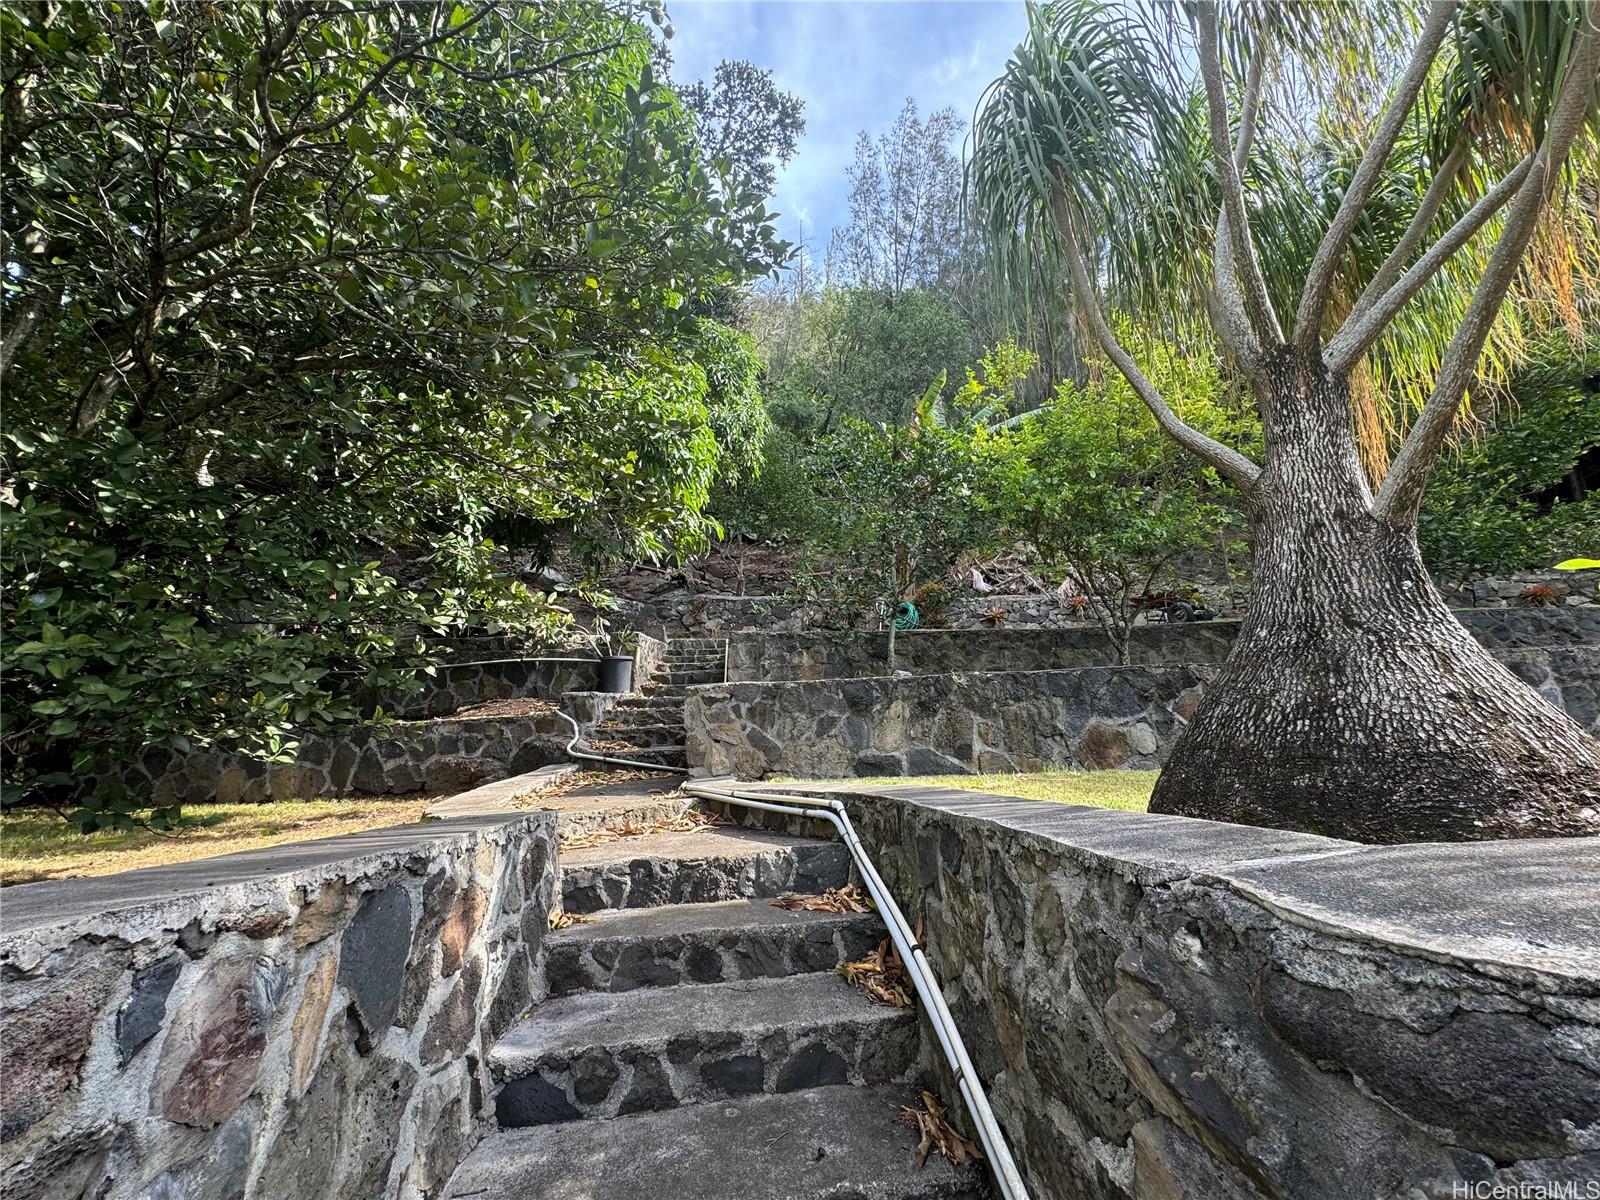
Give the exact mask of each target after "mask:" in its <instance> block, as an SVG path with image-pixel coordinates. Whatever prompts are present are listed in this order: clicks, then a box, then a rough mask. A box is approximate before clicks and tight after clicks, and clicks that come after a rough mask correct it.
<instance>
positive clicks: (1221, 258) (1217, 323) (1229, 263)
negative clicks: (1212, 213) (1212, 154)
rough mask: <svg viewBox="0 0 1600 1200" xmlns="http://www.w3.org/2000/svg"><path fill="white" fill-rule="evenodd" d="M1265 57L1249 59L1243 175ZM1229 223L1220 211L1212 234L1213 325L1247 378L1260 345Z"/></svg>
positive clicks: (1237, 149) (1240, 147) (1238, 161)
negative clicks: (1236, 264)
mask: <svg viewBox="0 0 1600 1200" xmlns="http://www.w3.org/2000/svg"><path fill="white" fill-rule="evenodd" d="M1265 61H1266V56H1265V54H1264V53H1258V54H1256V55H1255V56H1254V57H1253V58H1251V60H1250V68H1249V78H1248V79H1247V80H1246V82H1245V92H1244V103H1243V105H1242V106H1241V108H1240V113H1239V136H1238V140H1237V141H1236V142H1235V143H1234V150H1233V162H1234V169H1235V170H1237V171H1240V172H1242V171H1243V170H1244V165H1245V163H1247V162H1249V161H1250V144H1251V143H1252V142H1253V141H1254V140H1255V133H1256V114H1257V111H1258V110H1259V108H1260V102H1261V81H1262V73H1263V68H1264V65H1265ZM1230 230H1231V227H1230V225H1229V224H1228V208H1227V205H1223V206H1221V207H1220V208H1218V210H1217V224H1216V231H1215V233H1214V234H1213V235H1212V239H1211V242H1212V247H1213V249H1212V255H1211V267H1212V280H1213V284H1212V286H1213V288H1214V290H1215V292H1216V296H1215V302H1214V303H1213V304H1212V305H1211V306H1210V312H1211V323H1212V325H1213V326H1214V327H1215V328H1216V331H1217V336H1218V337H1220V338H1221V339H1222V343H1223V345H1225V346H1227V347H1228V349H1230V350H1231V351H1233V356H1234V357H1235V358H1236V359H1237V360H1238V361H1239V364H1240V366H1241V367H1242V368H1243V369H1244V372H1245V374H1246V375H1249V376H1252V377H1253V376H1254V375H1255V373H1256V366H1257V364H1258V363H1259V362H1260V361H1261V343H1260V342H1259V341H1258V340H1257V338H1256V335H1255V331H1254V330H1253V329H1251V328H1250V319H1249V317H1248V316H1247V315H1246V311H1245V303H1244V297H1243V295H1241V294H1240V291H1239V277H1238V275H1237V273H1236V272H1235V271H1234V269H1233V254H1232V252H1231V247H1232V245H1233V242H1232V234H1231V232H1230Z"/></svg>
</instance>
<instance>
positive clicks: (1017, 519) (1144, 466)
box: [992, 352, 1260, 656]
mask: <svg viewBox="0 0 1600 1200" xmlns="http://www.w3.org/2000/svg"><path fill="white" fill-rule="evenodd" d="M1152 375H1153V377H1154V378H1156V379H1158V380H1159V381H1160V383H1161V385H1162V386H1163V388H1164V390H1166V392H1167V394H1168V395H1171V396H1174V397H1175V398H1176V399H1175V403H1176V405H1177V407H1178V410H1179V412H1180V414H1181V415H1182V416H1183V417H1184V419H1185V420H1187V421H1188V422H1189V423H1190V424H1192V425H1194V426H1195V427H1197V428H1199V429H1202V430H1204V431H1205V432H1206V433H1208V434H1210V435H1211V436H1213V437H1216V438H1218V439H1219V440H1222V441H1224V442H1226V443H1228V444H1231V445H1235V446H1241V447H1244V448H1248V447H1249V446H1250V445H1251V443H1252V442H1256V441H1259V438H1260V427H1259V423H1258V422H1257V421H1256V420H1255V419H1254V417H1253V416H1247V415H1240V406H1239V404H1238V403H1237V402H1236V401H1234V402H1231V403H1229V402H1227V401H1228V398H1227V397H1226V396H1225V395H1224V389H1223V386H1222V384H1221V382H1220V380H1219V377H1218V375H1217V372H1216V370H1215V369H1214V368H1210V367H1207V366H1204V365H1196V363H1195V362H1194V361H1193V360H1189V359H1184V358H1180V357H1177V356H1174V355H1172V354H1171V353H1170V352H1166V353H1161V352H1157V353H1156V354H1155V355H1154V356H1153V361H1152ZM993 453H994V455H995V457H996V459H997V460H998V463H999V469H998V470H997V471H996V472H995V479H994V482H993V484H992V487H993V488H994V492H993V500H992V504H993V506H994V508H995V509H996V511H997V512H999V513H1001V514H1003V515H1004V519H1005V521H1006V523H1007V525H1008V527H1009V528H1010V529H1011V530H1012V531H1013V533H1014V535H1016V536H1019V537H1021V538H1022V539H1024V540H1025V541H1026V543H1027V544H1028V545H1029V547H1030V549H1031V555H1030V557H1032V558H1033V559H1034V560H1035V561H1037V562H1038V563H1039V564H1040V565H1041V566H1042V567H1043V568H1044V569H1045V570H1046V571H1047V572H1048V573H1049V574H1050V576H1051V578H1060V579H1062V580H1064V581H1065V584H1064V587H1065V590H1066V592H1067V593H1068V594H1067V595H1065V596H1064V597H1063V598H1064V601H1065V602H1067V603H1069V604H1070V603H1072V602H1073V601H1072V597H1073V596H1074V595H1076V596H1080V597H1082V600H1081V601H1080V603H1081V605H1082V609H1083V615H1085V616H1086V617H1093V618H1094V619H1096V620H1098V621H1099V622H1100V623H1101V625H1102V626H1103V627H1104V628H1105V629H1106V631H1107V632H1108V633H1109V634H1110V635H1111V637H1112V639H1113V640H1114V642H1115V643H1116V644H1117V646H1118V647H1119V649H1120V650H1121V652H1122V653H1123V654H1124V656H1125V655H1126V652H1127V640H1128V630H1129V629H1130V628H1131V626H1132V624H1133V621H1134V618H1135V616H1136V615H1137V614H1138V609H1137V608H1136V606H1135V604H1134V602H1133V600H1134V597H1137V596H1141V595H1143V594H1145V593H1147V592H1149V591H1151V590H1152V589H1156V590H1166V589H1168V588H1174V587H1176V588H1181V587H1182V585H1183V582H1184V575H1183V570H1182V568H1187V569H1189V570H1191V571H1192V570H1193V569H1194V566H1195V563H1194V562H1193V561H1192V560H1193V559H1195V558H1196V557H1199V556H1205V557H1206V558H1208V559H1211V560H1214V561H1211V562H1208V563H1207V565H1208V566H1209V567H1210V568H1211V571H1210V572H1208V573H1215V572H1217V570H1218V567H1219V561H1220V563H1226V562H1227V561H1229V560H1230V559H1231V558H1232V557H1235V556H1237V555H1239V554H1241V553H1242V550H1243V545H1242V543H1241V542H1240V540H1239V537H1240V533H1241V532H1242V525H1243V520H1242V515H1241V514H1240V512H1239V509H1238V505H1237V501H1236V500H1235V499H1234V498H1233V497H1232V495H1231V493H1229V492H1228V491H1227V490H1226V489H1225V488H1224V487H1223V485H1222V481H1221V480H1220V479H1218V478H1217V477H1216V474H1215V472H1213V471H1211V470H1210V469H1209V468H1203V467H1201V466H1200V465H1198V464H1197V463H1195V462H1194V461H1193V460H1191V459H1190V458H1188V456H1186V455H1185V454H1184V453H1183V452H1182V450H1180V449H1179V448H1178V446H1177V445H1176V444H1174V443H1173V442H1172V441H1171V439H1169V438H1167V437H1166V436H1165V435H1164V434H1163V433H1162V432H1161V430H1160V429H1159V428H1157V426H1156V423H1155V420H1154V418H1152V417H1151V415H1150V413H1149V411H1148V410H1147V409H1146V408H1145V407H1144V405H1143V404H1142V403H1141V402H1140V400H1139V399H1138V397H1137V396H1135V395H1134V393H1133V389H1132V388H1131V387H1129V386H1128V384H1127V381H1126V380H1124V379H1123V378H1122V377H1121V376H1120V375H1116V374H1111V375H1109V376H1108V377H1106V378H1104V379H1103V380H1097V381H1095V382H1092V383H1090V384H1088V385H1086V386H1084V387H1075V386H1074V385H1072V384H1070V383H1069V384H1062V385H1061V386H1060V388H1059V389H1058V390H1057V393H1056V396H1055V397H1054V399H1052V400H1051V401H1050V402H1049V403H1047V404H1045V405H1044V406H1043V407H1042V408H1040V409H1039V410H1038V411H1037V412H1035V413H1032V414H1030V415H1029V416H1027V417H1026V418H1025V419H1023V420H1022V421H1020V422H1018V423H1017V424H1016V426H1015V427H1014V428H1013V429H1011V430H1009V431H1007V433H1006V434H1005V435H1004V436H1003V437H1002V438H1001V439H1000V440H999V441H998V442H997V443H996V445H995V448H994V451H993ZM1186 560H1188V561H1186Z"/></svg>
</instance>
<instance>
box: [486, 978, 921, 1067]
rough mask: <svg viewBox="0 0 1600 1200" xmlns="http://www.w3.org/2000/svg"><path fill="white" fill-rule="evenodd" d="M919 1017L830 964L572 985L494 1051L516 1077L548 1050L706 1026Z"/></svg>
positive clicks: (793, 1025)
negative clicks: (638, 984) (662, 984)
mask: <svg viewBox="0 0 1600 1200" xmlns="http://www.w3.org/2000/svg"><path fill="white" fill-rule="evenodd" d="M906 1020H915V1013H914V1011H913V1010H912V1009H908V1008H891V1007H889V1006H888V1005H883V1004H875V1003H873V1002H872V1001H871V1000H869V999H867V997H866V996H865V995H864V994H863V993H861V992H859V991H857V990H856V989H855V988H853V987H851V986H850V985H849V984H848V983H846V982H845V981H844V980H843V979H842V978H840V977H839V976H838V975H836V974H834V973H833V972H832V971H817V972H813V973H811V974H808V975H787V976H782V977H780V978H776V979H740V980H735V981H733V982H730V983H704V984H685V985H683V986H680V987H671V988H636V989H634V990H633V991H627V992H574V993H573V994H572V995H569V996H560V997H557V998H555V999H551V1000H546V1001H544V1002H543V1003H542V1004H540V1005H538V1006H537V1007H536V1008H535V1009H534V1010H533V1012H532V1013H531V1014H530V1015H529V1016H527V1017H524V1018H523V1019H522V1020H521V1021H519V1022H518V1023H517V1024H515V1025H513V1026H512V1027H511V1028H510V1029H508V1030H507V1031H506V1033H505V1036H504V1037H502V1038H501V1039H500V1041H499V1042H498V1043H497V1044H496V1045H495V1048H494V1049H493V1050H492V1051H491V1052H490V1054H489V1060H490V1062H491V1063H493V1064H494V1067H495V1072H496V1074H497V1075H499V1076H501V1077H502V1078H512V1077H515V1076H518V1075H521V1074H523V1073H525V1072H526V1071H530V1070H532V1069H534V1068H533V1064H534V1063H536V1062H537V1061H539V1060H540V1059H542V1058H545V1057H546V1056H550V1055H560V1054H566V1053H570V1052H574V1051H581V1050H584V1049H587V1048H588V1047H590V1046H609V1047H616V1046H620V1045H630V1044H631V1045H643V1044H646V1043H649V1044H662V1043H666V1042H670V1041H671V1040H672V1039H673V1038H678V1037H686V1036H690V1035H694V1034H704V1033H737V1034H744V1035H750V1034H755V1035H759V1034H764V1033H766V1032H768V1031H771V1030H778V1029H786V1030H788V1031H790V1032H791V1033H793V1032H794V1031H796V1030H799V1029H804V1028H809V1027H816V1026H825V1025H839V1024H843V1023H847V1022H853V1023H856V1024H864V1025H871V1026H874V1027H877V1026H880V1025H885V1024H893V1023H895V1022H901V1021H906Z"/></svg>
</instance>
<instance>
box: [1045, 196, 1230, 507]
mask: <svg viewBox="0 0 1600 1200" xmlns="http://www.w3.org/2000/svg"><path fill="white" fill-rule="evenodd" d="M1053 202H1054V209H1055V218H1056V227H1057V228H1058V229H1059V230H1060V232H1061V241H1062V246H1063V248H1064V249H1065V251H1066V255H1067V266H1068V269H1069V270H1070V272H1071V275H1072V294H1073V299H1075V300H1076V301H1077V303H1078V308H1079V309H1080V311H1081V312H1082V313H1083V318H1084V321H1085V322H1086V323H1087V324H1088V326H1089V332H1090V333H1091V334H1092V335H1093V336H1094V339H1095V341H1096V342H1098V343H1099V344H1100V349H1101V350H1103V351H1104V352H1105V355H1106V357H1107V358H1109V359H1110V360H1111V361H1112V363H1113V364H1114V365H1115V366H1116V368H1117V370H1118V371H1120V372H1122V375H1123V377H1124V378H1126V379H1127V381H1128V383H1129V384H1131V385H1132V387H1133V390H1134V392H1135V394H1136V395H1137V396H1138V397H1139V399H1140V400H1142V401H1143V402H1144V406H1145V407H1146V408H1148V409H1149V410H1150V413H1151V415H1152V416H1154V417H1155V419H1156V424H1157V425H1159V426H1161V429H1162V431H1163V432H1164V433H1166V434H1167V436H1168V437H1170V438H1171V439H1172V440H1173V441H1175V442H1177V443H1178V445H1180V446H1182V447H1183V448H1184V449H1185V450H1187V451H1189V452H1190V453H1191V454H1193V455H1195V456H1196V457H1198V458H1200V459H1201V460H1202V461H1204V462H1206V463H1209V464H1210V465H1211V466H1213V467H1215V468H1216V469H1217V470H1218V471H1220V472H1221V473H1222V474H1223V475H1224V476H1225V477H1226V478H1227V479H1229V480H1231V481H1232V482H1233V483H1235V484H1237V485H1238V486H1239V487H1240V488H1241V489H1243V490H1245V491H1248V490H1249V489H1250V488H1251V486H1252V485H1253V484H1254V483H1255V481H1256V477H1257V476H1258V475H1260V474H1261V468H1260V467H1258V466H1257V465H1256V464H1255V463H1253V462H1251V461H1250V460H1249V459H1248V458H1246V457H1245V456H1244V455H1242V454H1240V453H1239V452H1238V451H1237V450H1233V449H1230V448H1229V447H1227V446H1224V445H1223V444H1222V443H1221V442H1219V441H1216V440H1215V439H1213V438H1210V437H1208V436H1206V435H1205V434H1203V433H1201V432H1200V431H1199V430H1198V429H1195V428H1194V427H1193V426H1191V425H1189V424H1188V423H1187V422H1185V421H1184V420H1183V418H1181V417H1179V416H1178V414H1177V413H1175V412H1173V411H1172V409H1171V407H1170V406H1169V405H1168V404H1167V402H1166V401H1165V400H1164V399H1162V397H1161V393H1160V392H1159V391H1157V390H1156V386H1155V384H1153V383H1151V382H1150V380H1149V378H1148V377H1147V376H1146V375H1145V373H1144V372H1143V371H1141V370H1140V369H1139V364H1137V363H1136V362H1134V361H1133V356H1132V355H1130V354H1129V353H1128V352H1127V351H1126V350H1125V349H1123V347H1122V344H1121V343H1120V342H1118V341H1117V337H1116V334H1114V333H1113V332H1112V331H1111V326H1110V325H1109V324H1107V322H1106V318H1105V313H1104V312H1102V311H1101V309H1100V301H1099V299H1098V298H1097V297H1096V295H1095V291H1094V285H1093V284H1092V283H1091V282H1090V279H1089V268H1088V265H1087V264H1086V263H1085V261H1084V257H1083V248H1082V246H1081V245H1080V244H1079V242H1078V235H1077V233H1076V231H1075V229H1074V224H1073V219H1072V213H1071V211H1070V209H1069V207H1068V203H1067V197H1066V192H1065V190H1064V189H1062V188H1060V187H1057V188H1056V189H1055V190H1054V196H1053Z"/></svg>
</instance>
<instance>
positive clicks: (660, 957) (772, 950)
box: [544, 913, 884, 996]
mask: <svg viewBox="0 0 1600 1200" xmlns="http://www.w3.org/2000/svg"><path fill="white" fill-rule="evenodd" d="M883 937H884V932H883V923H882V922H881V921H879V920H878V918H877V917H875V916H873V915H871V914H866V913H864V914H862V915H861V916H859V917H857V918H855V919H853V920H849V921H829V922H827V923H826V924H811V923H800V922H796V923H795V924H793V925H778V926H770V927H762V928H758V929H737V930H726V931H722V932H720V933H719V932H716V931H710V932H705V933H695V934H689V935H683V934H671V935H667V936H663V937H615V938H582V939H578V938H570V939H569V938H563V937H562V935H561V934H559V933H558V934H555V935H553V936H552V937H550V938H549V939H548V940H547V941H546V942H545V958H544V978H545V990H546V993H547V994H548V995H551V996H566V995H570V994H571V993H573V992H588V991H594V992H626V991H632V990H633V989H635V988H641V987H676V986H678V985H679V984H692V983H726V982H730V981H732V980H736V979H778V978H782V977H784V976H788V975H803V974H806V973H809V972H812V971H831V970H833V969H834V968H835V967H837V966H839V965H840V964H841V963H846V962H851V961H853V960H855V959H858V958H861V957H863V956H865V955H866V954H868V953H870V952H871V951H872V949H873V948H874V947H875V946H876V945H877V944H878V943H879V942H880V941H881V940H882V939H883Z"/></svg>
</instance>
